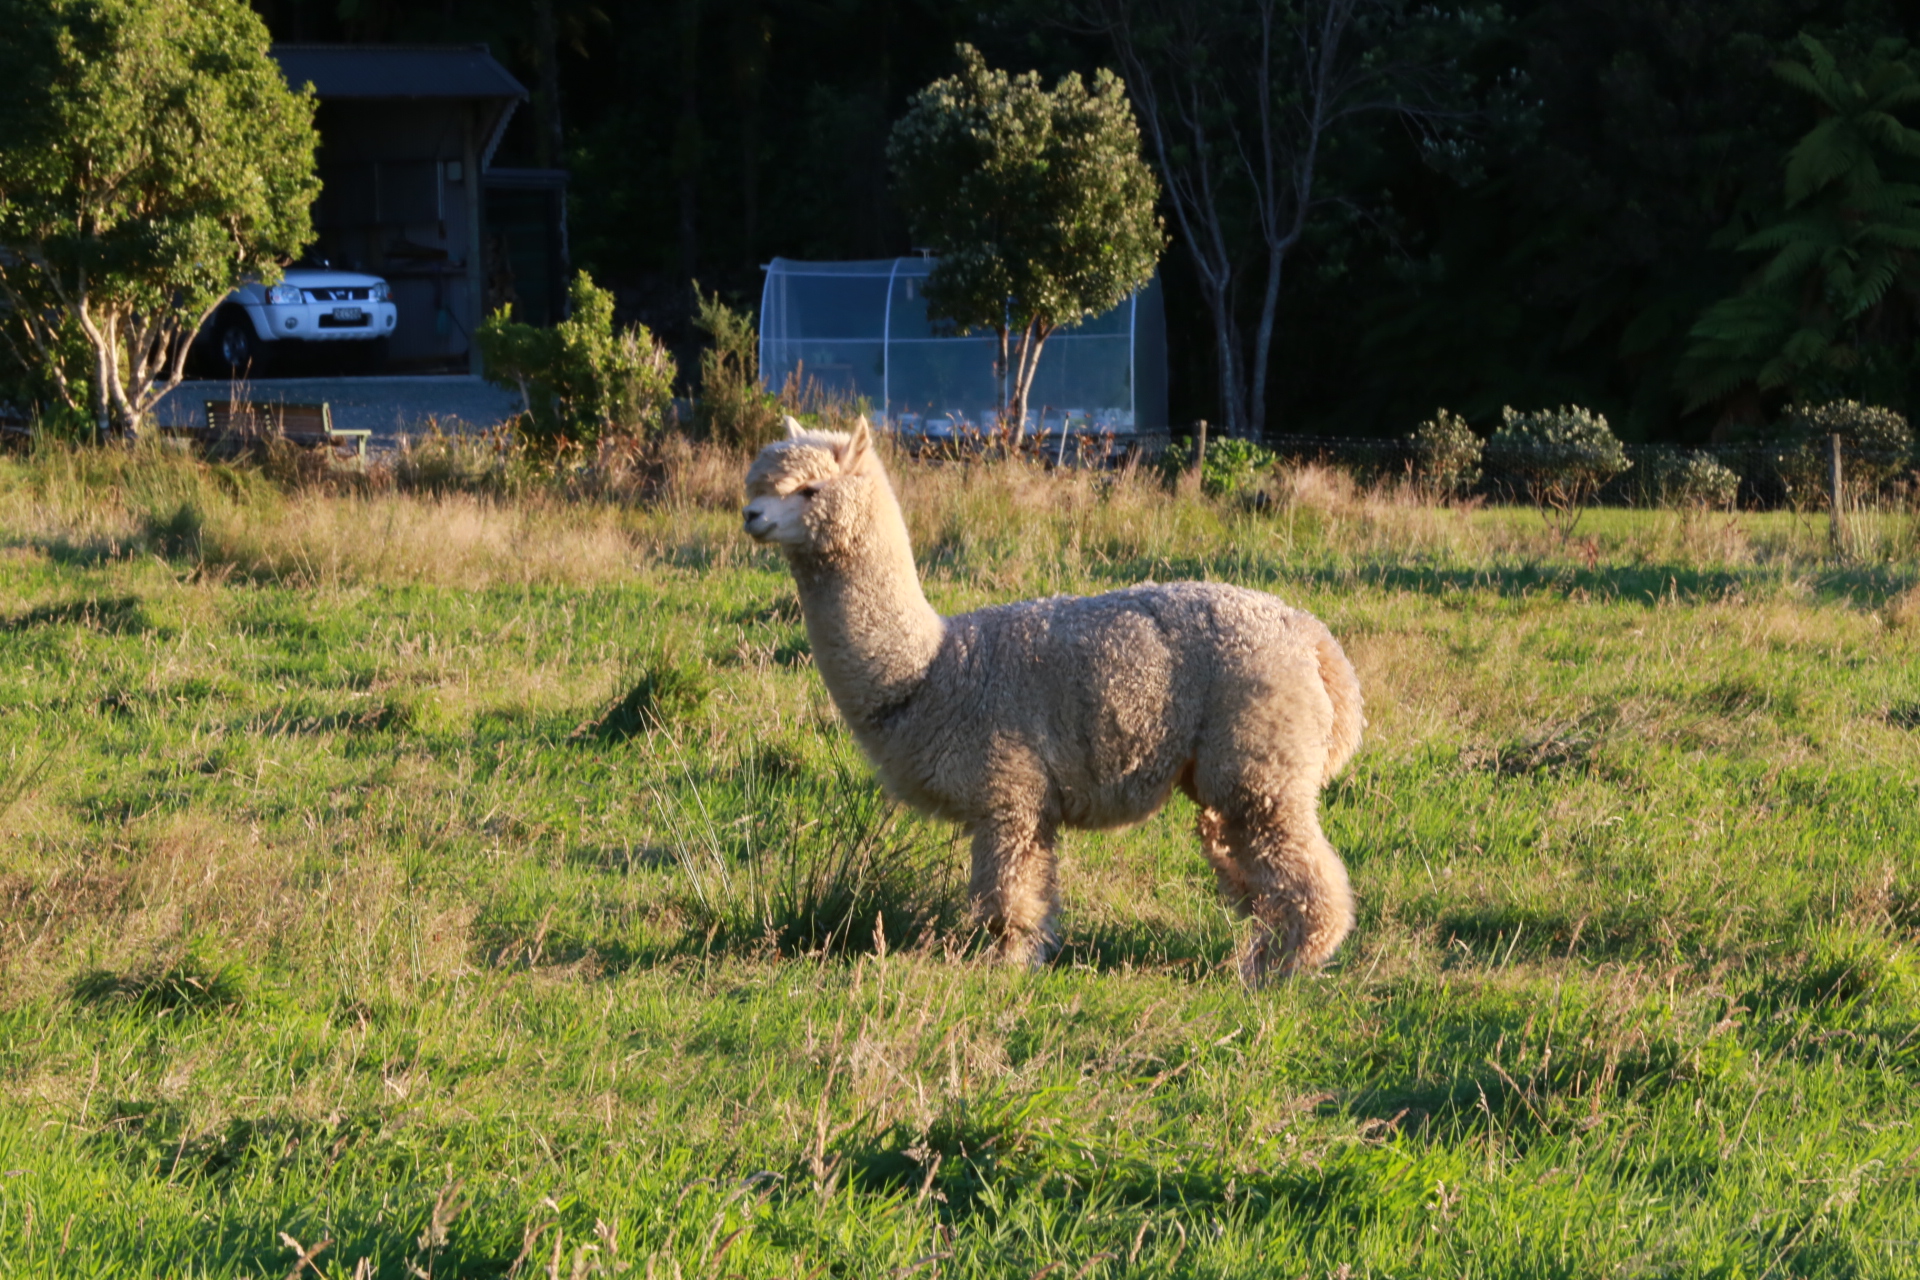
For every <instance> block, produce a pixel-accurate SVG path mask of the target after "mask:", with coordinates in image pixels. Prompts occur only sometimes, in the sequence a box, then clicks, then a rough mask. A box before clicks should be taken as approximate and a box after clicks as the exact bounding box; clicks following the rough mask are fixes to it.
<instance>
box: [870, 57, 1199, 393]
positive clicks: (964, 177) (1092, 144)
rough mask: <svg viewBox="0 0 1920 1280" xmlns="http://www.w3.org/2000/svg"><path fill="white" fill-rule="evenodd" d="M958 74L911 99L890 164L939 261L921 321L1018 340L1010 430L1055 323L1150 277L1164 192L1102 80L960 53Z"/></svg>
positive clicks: (1102, 306)
mask: <svg viewBox="0 0 1920 1280" xmlns="http://www.w3.org/2000/svg"><path fill="white" fill-rule="evenodd" d="M959 55H960V60H961V70H960V72H959V74H957V75H954V76H949V77H947V78H945V79H942V80H936V81H934V82H933V83H932V84H930V85H928V86H927V87H926V88H925V89H922V90H921V91H920V92H919V94H917V95H916V96H915V97H914V99H913V102H912V104H911V105H910V106H909V108H908V110H907V113H906V114H905V115H904V116H902V117H901V119H900V120H899V122H898V123H897V124H895V126H894V129H893V135H892V138H891V140H890V142H889V144H888V149H887V155H888V159H889V161H890V162H891V164H892V166H893V172H894V178H895V184H896V192H897V194H898V195H899V198H900V201H901V203H902V204H903V205H904V206H905V208H906V211H907V217H908V220H909V221H910V222H911V224H912V227H913V231H914V235H915V236H916V238H918V239H919V241H920V242H921V243H923V244H925V245H927V246H928V247H930V248H931V249H932V250H933V251H934V252H935V253H937V254H938V255H939V257H940V261H939V264H938V265H937V266H936V267H935V268H934V270H933V273H932V275H931V276H929V277H928V280H927V286H926V288H927V311H928V315H929V316H930V317H931V318H932V319H934V320H935V321H945V322H947V323H949V324H951V325H952V326H953V327H954V329H955V330H956V331H957V332H959V333H963V334H964V333H971V332H973V331H975V330H980V329H985V330H991V331H993V332H994V333H997V334H999V335H1000V338H1001V346H1002V357H1001V359H1002V363H1003V366H1004V365H1005V363H1006V361H1007V360H1008V359H1009V356H1008V354H1007V351H1006V344H1007V340H1008V335H1009V333H1019V334H1020V335H1021V345H1020V347H1019V350H1018V353H1017V355H1016V356H1015V357H1013V358H1015V359H1017V360H1018V362H1019V367H1018V369H1017V370H1008V372H1009V373H1011V375H1012V381H1013V383H1014V385H1013V387H1012V391H1011V394H1010V397H1009V400H1010V407H1011V410H1012V413H1013V416H1014V418H1015V419H1016V421H1018V420H1020V419H1022V418H1023V417H1024V412H1025V396H1026V390H1027V387H1028V386H1029V385H1030V384H1031V380H1032V372H1033V369H1034V368H1035V367H1037V363H1038V357H1039V350H1040V346H1041V345H1042V344H1044V343H1045V341H1046V339H1047V336H1048V335H1049V334H1051V333H1052V332H1053V331H1054V330H1055V329H1057V328H1059V327H1060V326H1061V325H1070V324H1075V323H1077V322H1079V321H1080V320H1082V319H1084V318H1086V317H1088V316H1093V315H1098V314H1100V313H1101V312H1104V311H1108V310H1111V309H1112V308H1114V307H1116V306H1118V305H1119V304H1120V303H1121V302H1123V301H1124V300H1125V299H1126V297H1127V296H1128V295H1129V294H1131V293H1133V292H1134V291H1135V290H1137V289H1139V288H1141V287H1143V286H1144V285H1145V284H1146V283H1147V282H1148V281H1149V280H1151V279H1152V278H1153V271H1154V266H1155V264H1156V263H1158V261H1159V259H1160V252H1161V250H1162V249H1163V248H1164V247H1165V245H1166V235H1165V232H1164V230H1163V228H1162V226H1161V223H1160V219H1159V217H1158V215H1157V214H1156V213H1155V212H1154V204H1155V201H1156V200H1157V199H1158V197H1159V184H1158V183H1157V182H1156V181H1155V179H1154V176H1153V172H1152V170H1151V169H1149V168H1148V167H1147V165H1146V163H1145V161H1144V160H1142V159H1141V156H1140V128H1139V125H1138V124H1137V123H1136V122H1135V120H1134V117H1133V111H1132V108H1131V107H1130V106H1129V105H1128V102H1127V95H1126V86H1125V85H1124V84H1123V83H1122V82H1121V81H1120V79H1119V77H1117V76H1115V75H1114V74H1113V73H1111V72H1109V71H1105V70H1102V71H1099V72H1097V73H1095V75H1094V78H1093V83H1092V84H1091V85H1090V86H1089V85H1088V84H1087V83H1086V82H1085V81H1083V80H1082V79H1081V78H1080V76H1079V75H1077V74H1069V75H1067V76H1064V77H1062V78H1061V80H1060V82H1059V83H1058V84H1057V85H1055V86H1054V88H1053V89H1052V90H1051V91H1049V90H1047V89H1045V88H1043V87H1042V86H1041V84H1040V78H1039V76H1038V75H1037V74H1036V73H1033V72H1027V73H1025V74H1022V75H1008V74H1007V73H1006V72H1004V71H994V70H991V69H990V68H988V66H987V64H986V59H985V58H983V57H982V56H981V55H980V53H979V51H978V50H976V49H974V48H972V47H971V46H968V45H961V46H960V48H959Z"/></svg>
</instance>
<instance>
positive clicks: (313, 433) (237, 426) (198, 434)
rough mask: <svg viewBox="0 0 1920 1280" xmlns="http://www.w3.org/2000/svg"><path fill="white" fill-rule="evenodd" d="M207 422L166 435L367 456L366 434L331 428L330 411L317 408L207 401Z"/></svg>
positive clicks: (174, 429) (368, 433) (321, 405)
mask: <svg viewBox="0 0 1920 1280" xmlns="http://www.w3.org/2000/svg"><path fill="white" fill-rule="evenodd" d="M206 405H207V422H206V425H205V426H200V427H172V428H169V429H168V432H167V434H169V435H174V436H185V437H187V438H189V439H191V440H196V441H199V442H201V443H203V444H208V445H212V444H217V443H219V442H221V441H232V442H241V441H246V440H257V439H261V438H264V437H267V436H279V437H280V438H281V439H283V440H285V441H286V442H287V443H289V444H297V445H300V446H301V447H303V448H308V449H321V448H334V449H344V448H347V447H349V446H351V447H352V449H353V451H354V455H355V456H356V457H359V458H365V457H366V456H367V438H368V437H369V436H371V435H372V434H373V432H371V431H366V430H353V431H350V430H343V429H342V428H340V427H336V426H334V425H333V408H332V406H331V405H329V404H327V403H326V402H325V401H322V402H321V403H319V404H275V403H273V402H271V401H262V402H251V403H249V402H246V401H233V400H209V401H207V402H206Z"/></svg>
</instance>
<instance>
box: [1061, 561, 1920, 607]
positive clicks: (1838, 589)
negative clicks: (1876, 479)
mask: <svg viewBox="0 0 1920 1280" xmlns="http://www.w3.org/2000/svg"><path fill="white" fill-rule="evenodd" d="M1264 567H1265V568H1266V569H1268V570H1269V571H1270V574H1271V577H1272V578H1273V579H1276V580H1277V579H1284V580H1286V581H1288V582H1307V583H1312V584H1313V585H1315V586H1317V587H1322V588H1326V589H1351V588H1352V587H1353V586H1354V585H1355V584H1362V585H1367V586H1374V587H1379V588H1380V589H1382V590H1385V591H1403V592H1407V593H1410V594H1413V595H1426V596H1441V595H1452V594H1459V593H1472V592H1488V593H1491V594H1492V595H1495V596H1497V597H1500V598H1503V599H1507V598H1518V597H1523V596H1537V595H1541V594H1558V595H1575V594H1583V595H1584V596H1586V597H1590V598H1592V599H1596V600H1603V601H1604V600H1616V601H1619V602H1621V603H1629V604H1641V605H1653V604H1657V603H1659V602H1660V601H1662V600H1668V599H1675V600H1679V601H1681V602H1682V603H1687V604H1695V603H1699V602H1702V601H1707V600H1721V599H1725V598H1727V597H1729V596H1737V595H1741V594H1745V593H1747V592H1749V591H1751V590H1753V589H1755V588H1762V589H1764V591H1765V592H1768V593H1770V592H1771V591H1772V589H1773V588H1774V587H1776V586H1777V585H1778V583H1779V581H1780V578H1781V570H1780V569H1779V568H1778V567H1770V566H1765V565H1761V566H1755V567H1753V568H1701V567H1699V566H1697V565H1688V564H1679V563H1669V564H1633V565H1604V566H1595V567H1593V568H1588V567H1586V566H1585V565H1581V564H1571V563H1560V564H1555V563H1542V564H1521V565H1504V566H1499V567H1495V568H1478V569H1476V568H1464V567H1462V568H1455V567H1445V566H1436V565H1419V564H1403V563H1383V562H1375V563H1369V564H1360V565H1354V566H1350V567H1349V566H1333V565H1291V564H1287V563H1285V562H1284V561H1281V560H1279V559H1275V560H1273V561H1272V562H1271V563H1269V564H1268V565H1266V566H1264ZM1220 569H1221V564H1220V561H1219V558H1218V557H1203V556H1189V557H1182V558H1175V559H1171V560H1169V559H1166V558H1163V557H1153V558H1136V559H1133V560H1129V561H1126V562H1122V563H1116V564H1112V565H1107V566H1104V567H1102V568H1100V569H1098V570H1097V571H1096V572H1097V574H1098V576H1099V577H1101V578H1102V579H1105V580H1108V581H1111V582H1113V583H1114V584H1116V585H1124V584H1131V583H1135V582H1142V581H1145V580H1147V579H1149V578H1155V579H1158V580H1161V581H1170V580H1174V579H1182V578H1194V579H1199V578H1206V577H1216V578H1217V577H1218V576H1219V575H1220ZM1796 577H1797V579H1798V580H1800V581H1804V582H1805V583H1806V584H1807V585H1808V586H1810V587H1811V588H1812V591H1813V596H1814V598H1815V599H1816V600H1819V601H1823V602H1826V601H1833V600H1842V599H1847V600H1853V601H1856V602H1859V603H1861V604H1864V605H1880V604H1884V603H1886V602H1887V601H1888V600H1891V599H1892V598H1893V597H1895V596H1898V595H1900V594H1901V593H1902V592H1904V591H1906V590H1908V589H1909V588H1911V587H1912V585H1913V578H1912V575H1911V573H1909V572H1907V571H1905V570H1904V569H1901V568H1897V567H1890V566H1887V565H1857V566H1856V565H1836V566H1831V567H1827V568H1823V569H1820V570H1818V571H1816V572H1812V573H1808V574H1804V575H1796ZM1254 585H1258V582H1255V583H1254Z"/></svg>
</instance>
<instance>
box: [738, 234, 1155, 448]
mask: <svg viewBox="0 0 1920 1280" xmlns="http://www.w3.org/2000/svg"><path fill="white" fill-rule="evenodd" d="M936 262H937V259H933V258H925V257H914V258H885V259H880V260H877V261H868V262H796V261H794V260H793V259H790V258H775V259H774V260H773V261H772V262H771V263H769V264H767V267H766V273H767V282H766V288H765V291H764V292H763V294H762V295H761V300H760V376H761V380H762V381H763V383H764V384H765V385H766V387H767V389H768V390H770V391H779V390H781V389H782V388H783V387H785V386H786V385H787V383H788V381H789V380H790V379H796V380H798V381H799V382H800V383H801V384H803V385H811V386H813V387H817V388H818V389H819V390H820V391H822V392H825V393H827V394H830V395H845V396H850V397H854V398H857V399H860V400H864V401H865V402H866V405H867V409H868V412H869V413H870V414H871V415H872V416H873V417H874V418H875V420H876V421H883V422H885V423H886V424H887V425H888V426H890V427H892V428H893V429H895V430H897V431H901V432H904V433H907V434H916V435H927V436H944V435H949V434H953V433H957V432H965V431H968V430H984V429H987V428H990V427H991V426H992V425H993V423H994V418H995V405H996V404H998V403H999V395H998V387H997V385H996V383H997V379H996V376H995V373H994V359H995V356H996V354H997V352H996V347H997V340H996V339H995V337H994V335H993V334H991V333H984V334H983V333H975V334H972V335H970V336H968V337H964V338H960V337H953V336H951V335H947V336H943V335H941V334H939V333H937V332H936V331H935V329H934V327H933V326H932V324H931V323H930V322H929V321H928V319H927V301H926V279H927V276H928V275H930V274H931V273H932V271H933V268H934V266H935V265H936ZM1027 403H1028V409H1027V427H1028V430H1030V431H1039V430H1045V431H1049V432H1058V431H1060V430H1061V429H1062V428H1065V429H1067V430H1069V431H1072V432H1076V433H1077V432H1097V433H1111V434H1114V435H1125V434H1132V433H1135V432H1142V431H1149V432H1151V431H1160V430H1163V429H1164V428H1165V427H1166V425H1167V334H1166V321H1165V319H1164V315H1163V312H1162V310H1161V303H1160V287H1159V282H1158V281H1157V280H1156V281H1154V282H1152V283H1149V284H1148V285H1147V287H1146V288H1145V289H1142V290H1141V291H1140V292H1138V293H1136V294H1134V295H1133V296H1132V297H1130V298H1128V299H1127V300H1126V301H1125V302H1123V303H1121V304H1120V305H1119V306H1118V307H1115V308H1114V309H1113V310H1112V311H1109V312H1107V313H1106V314H1105V315H1100V316H1095V317H1093V318H1091V319H1089V320H1086V321H1084V322H1082V323H1080V324H1078V325H1074V326H1072V327H1071V328H1065V327H1063V328H1062V329H1060V330H1059V331H1058V332H1057V333H1055V334H1054V335H1053V336H1052V337H1051V338H1049V339H1048V340H1047V343H1046V345H1045V346H1044V347H1042V348H1041V352H1040V367H1039V369H1038V370H1037V371H1036V372H1035V374H1034V378H1033V390H1032V393H1031V394H1030V395H1029V396H1028V401H1027Z"/></svg>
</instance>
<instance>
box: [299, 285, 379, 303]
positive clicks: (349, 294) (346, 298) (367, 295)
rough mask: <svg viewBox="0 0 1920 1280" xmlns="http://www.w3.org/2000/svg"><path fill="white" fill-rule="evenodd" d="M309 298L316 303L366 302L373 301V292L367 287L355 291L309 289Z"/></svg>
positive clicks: (354, 289)
mask: <svg viewBox="0 0 1920 1280" xmlns="http://www.w3.org/2000/svg"><path fill="white" fill-rule="evenodd" d="M307 297H308V298H309V299H310V300H312V301H314V302H366V301H369V300H370V299H372V297H373V290H372V289H371V288H368V287H365V286H362V287H360V288H353V289H345V288H341V289H309V290H307Z"/></svg>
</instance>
